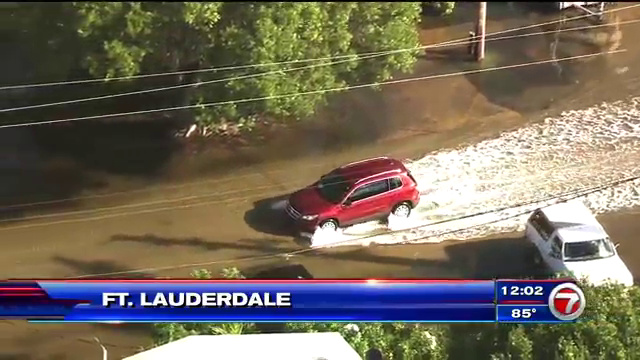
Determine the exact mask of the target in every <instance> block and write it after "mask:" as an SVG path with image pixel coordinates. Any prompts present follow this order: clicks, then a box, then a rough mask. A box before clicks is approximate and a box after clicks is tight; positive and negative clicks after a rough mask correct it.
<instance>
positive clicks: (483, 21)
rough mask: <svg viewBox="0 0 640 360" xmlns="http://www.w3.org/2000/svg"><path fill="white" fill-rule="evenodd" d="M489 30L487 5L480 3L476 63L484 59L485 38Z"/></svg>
mask: <svg viewBox="0 0 640 360" xmlns="http://www.w3.org/2000/svg"><path fill="white" fill-rule="evenodd" d="M486 28H487V3H486V2H481V3H478V23H477V25H476V51H475V55H476V61H482V60H483V59H484V38H485V32H486V31H485V30H486Z"/></svg>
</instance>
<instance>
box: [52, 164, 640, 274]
mask: <svg viewBox="0 0 640 360" xmlns="http://www.w3.org/2000/svg"><path fill="white" fill-rule="evenodd" d="M638 179H640V176H632V177H627V178H623V179H619V180H616V181H612V182H609V183H607V184H605V185H598V186H594V187H589V188H586V189H582V190H574V191H570V192H566V193H563V194H558V195H553V196H549V197H547V198H545V199H539V200H536V201H529V202H524V203H518V204H513V205H510V206H508V207H502V208H499V209H492V210H488V211H483V212H479V213H475V214H469V215H465V216H460V217H456V218H450V219H444V220H440V221H436V222H432V223H427V224H423V225H421V226H419V227H416V228H414V229H413V230H416V229H424V228H427V227H433V226H436V225H442V224H445V223H450V222H454V221H460V220H464V219H467V218H472V217H478V216H482V215H487V214H491V213H499V212H502V211H505V210H510V209H517V208H520V207H524V206H529V205H533V204H538V203H545V202H549V201H553V200H557V201H556V202H555V203H552V204H548V205H543V206H540V208H546V207H549V206H553V205H556V204H558V203H564V202H568V201H571V200H575V199H578V198H581V197H585V196H588V195H591V194H594V193H597V192H600V191H603V190H607V189H611V188H614V187H617V186H620V185H623V184H626V183H629V182H632V181H636V180H638ZM531 212H532V210H526V211H522V212H519V213H516V214H511V215H508V216H504V217H501V218H498V219H494V220H491V221H485V222H482V223H479V224H475V225H471V226H468V227H463V228H457V229H450V230H445V231H441V232H438V233H436V234H429V235H425V236H421V237H418V238H414V239H411V240H407V241H404V242H402V243H400V244H409V243H414V242H417V241H420V240H424V239H426V238H436V237H440V236H444V235H450V234H455V233H458V232H461V231H465V230H471V229H475V228H478V227H482V226H487V225H491V224H494V223H498V222H502V221H506V220H510V219H514V218H518V217H522V216H526V215H528V214H530V213H531ZM410 230H411V229H403V230H396V231H389V232H385V233H382V234H371V235H366V236H362V237H359V238H356V239H348V240H344V241H341V242H336V243H332V244H330V246H331V247H332V246H335V245H343V244H349V243H354V242H357V241H360V240H363V239H367V238H372V237H377V236H382V235H388V234H393V233H398V232H406V231H410ZM327 247H329V246H325V247H311V248H304V249H299V250H294V251H287V252H277V253H272V254H265V255H258V256H248V257H241V258H234V259H222V260H214V261H207V262H200V263H191V264H180V265H169V266H160V267H147V268H141V269H134V270H124V271H113V272H105V273H96V274H83V275H78V276H68V277H64V278H65V279H81V278H90V277H109V276H119V275H127V274H135V273H151V272H160V271H167V270H177V269H184V268H194V267H202V266H212V265H222V264H230V263H235V264H237V263H244V262H255V261H262V260H270V259H276V258H282V257H284V258H287V259H288V258H290V257H292V256H297V255H301V254H305V253H309V252H317V251H320V250H323V249H325V248H327Z"/></svg>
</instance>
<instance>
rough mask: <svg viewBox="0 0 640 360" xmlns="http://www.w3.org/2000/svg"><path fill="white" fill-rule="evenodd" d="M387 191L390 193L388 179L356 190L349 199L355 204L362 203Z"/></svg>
mask: <svg viewBox="0 0 640 360" xmlns="http://www.w3.org/2000/svg"><path fill="white" fill-rule="evenodd" d="M387 191H389V181H388V180H387V179H385V180H381V181H376V182H373V183H371V184H367V185H364V186H361V187H359V188H358V189H356V191H354V192H353V194H351V196H350V197H349V200H351V201H354V202H355V201H360V200H363V199H366V198H369V197H372V196H375V195H379V194H382V193H384V192H387Z"/></svg>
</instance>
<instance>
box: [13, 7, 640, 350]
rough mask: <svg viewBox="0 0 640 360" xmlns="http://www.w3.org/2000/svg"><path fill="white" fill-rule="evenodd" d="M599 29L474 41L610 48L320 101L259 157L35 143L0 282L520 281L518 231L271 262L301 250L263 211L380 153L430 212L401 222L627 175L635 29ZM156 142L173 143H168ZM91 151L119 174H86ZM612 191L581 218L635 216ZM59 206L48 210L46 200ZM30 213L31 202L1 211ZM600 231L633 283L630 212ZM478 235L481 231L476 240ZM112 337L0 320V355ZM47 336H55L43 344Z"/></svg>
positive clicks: (636, 149)
mask: <svg viewBox="0 0 640 360" xmlns="http://www.w3.org/2000/svg"><path fill="white" fill-rule="evenodd" d="M625 5H626V4H625ZM504 11H507V10H504ZM489 13H490V14H491V11H490V12H489ZM494 14H496V17H497V18H496V19H494V20H491V21H489V24H488V28H489V31H490V32H491V31H500V30H504V29H508V28H513V27H517V26H521V25H523V23H525V24H532V23H539V22H543V21H546V20H549V19H548V18H545V17H543V16H541V15H535V14H532V15H528V17H526V19H525V20H522V16H521V15H518V17H517V18H516V16H515V15H511V17H509V16H507V15H508V14H507V15H505V14H503V13H499V12H494ZM633 19H640V11H637V10H633V11H631V10H629V11H624V12H620V13H619V14H616V16H615V17H612V18H611V19H610V21H613V22H624V21H628V20H633ZM453 22H454V23H455V25H454V26H450V27H446V28H444V27H435V28H431V29H427V30H425V31H423V34H422V43H424V44H429V43H437V42H441V41H447V40H451V39H452V38H460V37H464V36H465V34H466V32H467V31H468V30H469V29H470V28H471V22H469V21H465V19H464V18H463V19H459V21H458V19H455V21H453ZM585 24H588V23H586V22H580V24H576V25H575V26H584V25H585ZM612 28H613V29H612ZM612 28H607V30H606V31H605V30H603V29H599V30H591V31H579V32H576V33H575V34H573V33H571V32H567V33H563V35H562V36H558V37H556V36H554V35H553V34H549V35H547V36H532V37H527V38H519V39H510V40H504V41H496V42H490V43H488V44H487V46H488V48H487V60H486V62H485V63H484V64H483V65H482V66H483V67H493V66H504V65H509V64H519V63H525V62H528V61H535V60H537V59H548V58H550V57H551V56H553V55H554V54H555V55H556V56H557V57H559V58H561V57H566V56H573V55H581V54H588V53H591V52H593V51H596V50H597V51H609V50H611V49H626V50H627V51H626V52H624V53H619V54H614V55H602V56H598V57H593V58H589V59H586V60H575V61H567V62H558V63H556V64H553V63H552V64H545V65H539V66H531V67H526V68H513V69H508V70H502V71H495V72H486V73H482V74H473V75H461V76H456V77H448V78H440V79H433V80H429V81H420V82H413V83H407V84H401V85H392V86H389V87H385V88H383V89H382V91H380V92H374V91H369V90H367V91H359V90H358V91H353V92H350V93H346V94H340V95H336V96H335V97H334V98H333V99H332V103H331V106H329V107H328V109H326V110H324V111H323V112H322V113H321V114H319V115H318V118H317V119H316V121H312V122H311V123H310V124H309V125H305V126H301V127H298V128H296V129H294V130H289V131H284V132H283V135H281V136H280V137H278V138H267V139H265V140H264V141H265V142H267V143H268V146H244V147H238V146H230V145H219V146H215V147H205V148H199V152H198V153H197V154H190V155H189V156H187V155H185V154H184V152H183V153H171V152H168V151H167V152H161V151H160V150H156V151H152V150H148V149H149V146H152V144H153V143H154V142H153V141H152V140H151V139H146V140H140V142H139V143H138V144H137V147H136V146H133V145H129V144H130V143H128V142H125V141H121V142H119V143H118V144H117V145H114V144H109V143H108V142H107V141H104V140H103V142H101V143H100V144H97V145H94V146H93V147H88V148H87V149H91V150H90V151H89V150H87V151H85V153H83V154H80V155H79V154H75V155H72V151H71V150H69V149H65V148H63V147H62V146H60V145H56V146H54V145H55V144H54V145H51V143H52V139H48V140H47V141H44V140H42V135H39V136H38V137H36V138H35V140H34V141H36V142H37V143H38V146H39V148H40V153H39V154H31V155H29V156H30V158H29V159H30V160H29V163H30V164H33V166H30V167H29V170H28V171H29V173H30V174H31V175H30V176H29V177H24V176H23V175H21V174H25V173H27V172H26V171H27V170H25V169H24V168H20V169H18V168H17V167H16V166H14V167H13V168H12V169H13V170H7V173H6V174H9V172H10V173H11V177H12V179H13V180H12V182H11V183H12V184H14V185H13V186H14V187H13V189H17V187H16V186H18V185H19V186H21V188H23V189H42V186H45V185H41V184H48V185H46V186H48V189H50V190H48V191H46V193H48V194H49V193H51V192H53V191H54V190H56V189H57V190H58V194H56V195H57V196H52V195H46V194H44V195H43V193H44V192H43V191H40V195H38V196H36V195H34V194H36V193H35V192H33V193H31V194H32V196H30V197H27V196H24V197H23V196H18V195H16V194H22V193H19V192H17V190H16V191H15V192H12V191H8V190H5V191H4V192H5V193H10V194H13V199H11V200H6V199H8V198H9V197H7V198H4V199H5V200H3V201H4V203H6V204H7V205H10V204H13V205H12V206H11V207H5V209H7V210H5V211H6V214H7V215H6V216H5V217H4V220H3V222H2V223H1V224H0V239H2V245H1V246H2V248H1V249H2V252H1V253H0V270H1V271H2V273H3V274H4V277H78V276H86V275H92V274H93V275H101V276H119V277H124V276H126V277H146V276H186V275H188V273H189V271H191V270H192V269H193V268H202V267H206V268H209V269H212V270H214V271H215V270H218V269H220V268H222V267H225V266H238V267H240V268H241V269H243V270H245V271H248V272H250V271H253V270H255V269H258V268H261V267H265V266H270V265H273V264H280V263H286V262H299V263H303V264H304V265H305V266H306V267H307V268H308V269H309V270H310V272H311V273H312V274H314V276H316V277H370V276H375V277H494V276H516V275H518V274H520V273H522V271H523V269H522V261H520V260H519V259H520V257H518V256H516V255H517V254H518V252H519V251H522V247H521V245H520V244H521V243H520V242H519V234H518V233H512V231H514V230H518V229H519V228H518V227H519V225H520V223H519V222H510V223H503V224H501V225H500V227H499V228H498V227H494V228H485V229H482V231H481V232H470V233H468V234H462V235H461V234H457V237H458V238H460V237H461V236H462V238H465V239H469V240H467V241H459V242H443V243H438V244H421V245H411V246H407V245H404V246H399V245H388V246H370V247H363V246H349V247H336V248H331V249H323V250H319V251H309V252H304V253H300V254H298V255H294V256H286V255H283V254H287V253H291V252H294V251H298V250H300V249H306V248H307V245H306V244H299V243H297V242H295V241H294V240H293V239H292V237H291V236H288V235H286V229H282V228H281V227H280V226H279V225H278V222H279V217H280V216H281V214H280V213H279V212H277V211H274V210H273V206H272V205H273V203H274V202H277V201H278V200H280V199H282V198H283V196H286V194H288V193H290V192H291V191H293V190H295V189H297V188H299V187H302V186H306V185H308V184H310V183H311V182H313V181H314V180H316V179H317V177H318V176H320V175H322V174H324V173H325V172H326V171H328V170H330V169H332V168H334V167H335V166H338V165H340V164H343V163H346V162H350V161H354V160H358V159H362V158H366V157H371V156H380V155H389V156H394V157H398V158H401V159H411V160H408V161H407V163H408V164H409V165H410V167H411V168H412V170H413V172H414V173H415V174H416V176H417V177H419V182H420V183H421V186H422V187H423V190H424V191H428V192H430V195H429V200H426V201H427V202H432V203H437V207H431V206H429V207H426V208H425V209H424V211H422V210H421V211H418V213H419V214H418V215H421V216H423V219H422V220H425V221H426V220H431V219H434V218H442V217H448V216H451V217H453V216H459V215H461V214H465V213H469V212H478V211H482V210H488V209H490V208H494V207H500V206H502V205H505V204H511V203H514V202H519V201H523V200H526V199H530V198H539V197H540V196H541V195H542V196H546V195H547V194H549V193H556V192H558V191H560V192H562V191H565V190H567V189H573V188H575V187H586V186H592V185H595V184H598V183H600V182H602V181H607V180H611V179H615V178H618V177H620V176H627V175H629V174H631V173H633V172H634V171H635V170H636V167H637V164H639V163H640V162H638V160H639V156H640V146H638V145H640V144H639V143H638V141H640V140H639V136H640V134H639V129H638V126H640V125H639V124H640V116H639V115H638V112H639V109H638V100H637V97H638V96H640V81H639V80H640V68H639V67H638V65H637V64H638V59H640V45H639V43H638V42H637V40H635V39H634V38H633V37H632V35H633V34H637V33H638V31H639V30H640V25H639V24H629V25H621V26H619V28H618V27H615V26H614V27H612ZM532 31H540V29H532ZM570 34H573V35H570ZM603 39H604V40H603ZM554 43H556V45H555V47H554V46H552V45H553V44H554ZM553 49H555V50H553ZM554 51H555V52H554ZM464 52H465V47H464V46H463V47H457V48H452V49H446V51H445V50H439V49H436V50H434V51H432V52H427V54H426V55H425V58H424V59H421V60H420V62H419V63H418V64H417V66H416V72H415V73H414V74H412V75H410V76H427V75H434V74H443V73H450V72H456V71H463V70H467V69H470V68H474V67H475V66H476V65H475V64H472V63H469V62H467V61H466V60H465V54H464ZM327 119H331V120H330V121H329V120H327ZM327 124H329V125H327ZM19 133H20V134H26V135H24V136H27V135H28V134H31V133H30V132H19ZM99 133H100V131H96V132H94V133H93V136H96V137H97V134H99ZM16 134H17V133H16ZM89 134H90V132H89ZM5 136H6V135H5ZM11 137H14V135H12V136H11ZM105 137H106V136H105ZM64 140H65V143H66V144H67V147H72V146H71V145H70V144H72V143H73V142H74V141H75V142H77V143H78V144H90V143H92V142H94V140H95V139H92V138H90V137H84V138H82V139H75V140H74V139H73V138H71V137H69V138H65V139H64ZM131 143H135V141H131ZM162 143H163V144H168V145H166V146H174V145H173V144H172V140H169V138H166V142H162ZM145 144H146V145H145ZM2 146H5V147H3V148H2V149H3V150H2V153H3V154H10V153H11V150H10V149H11V146H14V147H13V149H15V146H16V145H11V146H10V145H7V143H5V144H4V145H2ZM156 146H158V148H157V149H160V148H162V147H161V146H160V145H156ZM163 146H165V145H163ZM5 148H7V149H8V150H4V149H5ZM115 149H126V150H122V152H114V151H115ZM143 149H147V151H148V153H149V154H154V153H155V155H157V156H156V157H151V155H147V156H149V157H150V159H148V161H146V160H145V157H144V156H142V155H141V154H143V151H142V150H143ZM151 149H156V148H154V147H151ZM163 149H164V148H163ZM53 150H56V151H53ZM109 152H112V155H114V156H112V158H115V159H116V160H117V161H119V162H120V163H122V164H124V163H128V164H129V165H128V166H123V165H122V164H119V165H120V166H114V165H113V164H114V162H115V161H114V160H111V162H99V161H92V159H93V160H95V159H97V158H104V157H106V156H105V154H108V153H109ZM20 153H21V154H22V153H24V154H27V153H28V152H25V151H22V150H21V151H20ZM52 154H53V155H52ZM92 154H93V155H95V157H92V156H91V155H92ZM16 156H17V155H16ZM20 156H23V155H20ZM127 156H129V158H127ZM7 158H8V156H7ZM118 158H119V159H118ZM127 160H129V161H127ZM152 160H153V161H152ZM7 163H9V161H8V160H7ZM11 163H12V164H16V163H19V164H24V163H25V162H21V161H17V162H16V161H12V162H11ZM116 165H118V164H117V163H116ZM132 165H133V166H132ZM132 168H133V169H132ZM136 168H144V169H145V171H139V172H136V171H134V170H135V169H136ZM7 169H9V167H7ZM7 178H9V176H6V177H3V181H6V180H5V179H7ZM7 183H10V182H8V181H7ZM16 184H17V185H16ZM4 188H5V189H8V186H5V187H4ZM620 189H621V190H618V191H612V192H609V193H605V195H603V196H599V197H595V196H592V197H590V198H589V201H590V205H591V206H592V207H593V208H594V209H596V210H598V211H602V212H603V213H606V212H607V211H609V210H619V209H621V208H627V207H634V206H635V205H637V201H638V192H637V190H636V188H635V187H633V186H631V185H629V186H628V187H626V188H622V187H621V188H620ZM23 191H26V190H23ZM61 194H62V195H61ZM60 196H63V197H64V198H65V199H66V200H64V201H57V200H54V199H56V198H60ZM42 201H45V202H47V203H46V204H39V205H34V206H22V207H17V206H15V204H16V203H25V202H42ZM427 202H425V205H428V203H427ZM601 218H602V219H603V223H604V224H605V226H606V227H607V230H609V232H610V233H611V235H612V237H613V238H615V239H616V240H617V241H618V242H620V243H621V244H622V245H621V248H620V249H621V250H620V251H621V254H622V257H623V258H624V260H625V261H626V262H627V263H628V264H629V266H630V268H631V270H632V272H634V274H635V275H636V276H638V275H639V274H640V247H639V246H638V245H637V244H636V243H637V242H636V241H635V235H636V234H637V233H638V230H640V229H638V225H637V223H638V221H637V215H636V214H635V213H634V212H633V211H632V210H631V211H627V212H625V213H618V214H614V213H607V214H604V215H602V217H601ZM484 220H486V218H485V219H482V221H484ZM450 225H453V224H450ZM456 226H459V224H458V225H456ZM351 230H354V229H351ZM370 230H371V229H364V230H363V231H365V232H368V231H370ZM495 233H502V234H499V235H496V234H495ZM488 234H493V235H492V236H491V237H490V238H486V236H487V235H488ZM414 235H421V236H423V235H429V234H424V233H422V234H414ZM405 236H406V234H405ZM478 237H482V238H481V239H477V238H478ZM471 238H472V239H471ZM396 240H397V239H388V238H387V239H382V241H380V242H381V243H387V244H389V243H394V242H397V241H396ZM274 254H276V255H274ZM115 329H119V330H115V331H114V328H113V327H104V326H103V327H98V326H88V325H87V326H85V325H78V326H75V325H73V326H72V325H65V326H64V327H57V326H42V325H37V326H36V325H28V326H27V325H24V324H21V323H17V322H5V323H0V334H3V335H2V336H3V337H0V348H3V349H11V351H15V354H22V353H27V352H29V351H28V350H26V349H27V348H32V349H31V350H30V351H31V353H32V354H33V352H34V351H37V353H38V354H41V356H39V357H38V355H34V357H33V358H50V357H51V356H45V355H52V354H56V353H59V354H62V353H65V351H66V350H65V347H74V348H78V349H85V350H86V351H87V352H82V351H84V350H82V351H80V352H79V353H83V354H85V355H86V354H88V353H90V352H92V351H95V353H96V354H99V353H98V351H99V349H98V347H97V346H95V345H94V344H92V343H91V337H92V336H93V335H94V334H99V335H100V336H101V338H102V339H103V341H105V342H106V343H107V344H108V345H110V348H112V349H113V351H115V354H116V355H117V354H123V355H124V354H129V353H131V352H133V351H136V350H137V346H139V345H141V343H143V342H144V341H146V339H147V338H146V337H145V334H146V333H145V332H144V331H142V332H140V333H136V331H138V329H137V328H132V327H126V328H119V327H118V328H115ZM57 331H60V332H61V333H60V334H61V337H60V338H58V339H54V338H48V339H49V340H47V341H43V337H44V336H45V335H47V334H49V333H53V332H57ZM129 331H131V332H129ZM82 332H87V335H83V334H82ZM5 334H6V335H5ZM88 334H91V335H88ZM105 339H106V340H105ZM36 340H37V341H36ZM85 340H86V341H85ZM96 356H97V355H96ZM68 358H72V357H68ZM78 358H80V357H78ZM82 358H87V357H86V356H85V357H82Z"/></svg>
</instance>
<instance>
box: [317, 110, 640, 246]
mask: <svg viewBox="0 0 640 360" xmlns="http://www.w3.org/2000/svg"><path fill="white" fill-rule="evenodd" d="M406 165H407V167H408V168H409V169H410V170H411V172H412V174H413V175H414V177H415V178H416V179H417V181H418V183H419V187H420V191H421V193H422V194H423V195H422V200H421V204H420V205H419V206H418V207H417V208H416V209H414V211H413V213H412V215H411V217H410V218H409V219H404V220H400V219H390V220H389V227H387V226H386V225H381V224H379V223H365V224H360V225H357V226H353V227H349V228H346V229H343V230H342V231H341V232H338V233H337V234H332V236H329V235H326V234H325V235H326V236H323V237H322V240H321V241H320V240H319V241H318V242H317V243H316V239H315V235H314V237H313V238H312V243H313V244H314V246H337V245H353V244H354V243H355V244H362V245H368V244H371V243H378V244H396V243H402V242H406V241H416V242H440V241H443V240H449V239H459V240H465V239H470V238H477V237H482V236H487V235H492V234H497V233H504V232H512V231H521V230H522V229H523V228H524V223H525V218H526V216H527V215H524V216H520V217H516V218H511V219H508V220H504V221H499V222H495V223H492V224H487V225H483V226H479V227H475V228H471V229H467V230H462V231H456V232H452V231H454V230H457V229H463V228H469V227H472V226H474V225H479V224H483V223H487V222H492V221H496V220H499V219H502V218H505V217H509V216H513V215H514V214H518V213H522V212H530V211H533V210H534V209H535V208H537V207H540V206H543V205H547V204H551V203H553V202H554V201H555V200H554V201H548V202H546V203H537V204H532V205H528V206H521V207H517V208H511V209H509V210H505V211H498V212H494V213H490V214H486V215H481V216H474V217H469V218H466V219H462V220H456V221H450V222H446V223H443V224H437V225H432V226H424V227H422V228H420V229H410V230H404V231H403V229H407V228H415V227H418V226H421V225H427V224H429V223H433V222H437V221H442V220H447V219H455V218H458V217H461V216H466V215H471V214H477V213H482V212H486V211H489V210H493V209H500V208H504V207H507V206H512V205H514V204H521V203H525V202H532V201H536V200H540V199H546V198H549V197H552V196H554V195H557V194H563V193H567V192H571V191H575V190H580V189H588V188H591V187H596V186H599V185H601V184H603V183H609V182H612V181H615V180H618V179H621V178H626V177H631V176H634V175H640V98H634V99H631V100H629V101H619V102H615V103H604V104H602V105H599V106H594V107H591V108H588V109H585V110H575V111H568V112H565V113H563V114H562V115H560V116H558V117H555V118H548V119H546V120H544V121H543V122H541V123H539V124H534V125H530V126H527V127H524V128H521V129H518V130H515V131H512V132H506V133H503V134H502V135H501V136H499V137H497V138H495V139H491V140H487V141H483V142H480V143H477V144H474V145H470V146H466V147H461V148H458V149H455V150H447V151H440V152H435V153H431V154H428V155H426V156H424V157H423V158H420V159H417V160H415V161H411V162H407V163H406ZM583 201H584V202H585V204H586V205H587V206H588V207H589V208H591V209H592V210H593V211H594V212H595V213H597V214H601V213H605V212H610V211H616V210H620V209H623V208H630V207H634V206H638V205H640V181H634V182H629V183H626V184H623V185H620V186H618V187H615V188H611V189H607V190H605V191H602V192H598V193H594V194H591V195H588V196H586V197H585V198H584V199H583ZM381 226H383V227H384V228H385V229H384V230H381V229H380V227H381ZM389 230H396V231H394V232H393V233H385V232H388V231H389ZM443 233H447V234H443ZM376 234H377V235H376ZM362 236H367V238H366V239H363V240H358V238H359V237H362ZM316 244H317V245H316ZM320 244H322V245H320Z"/></svg>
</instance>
